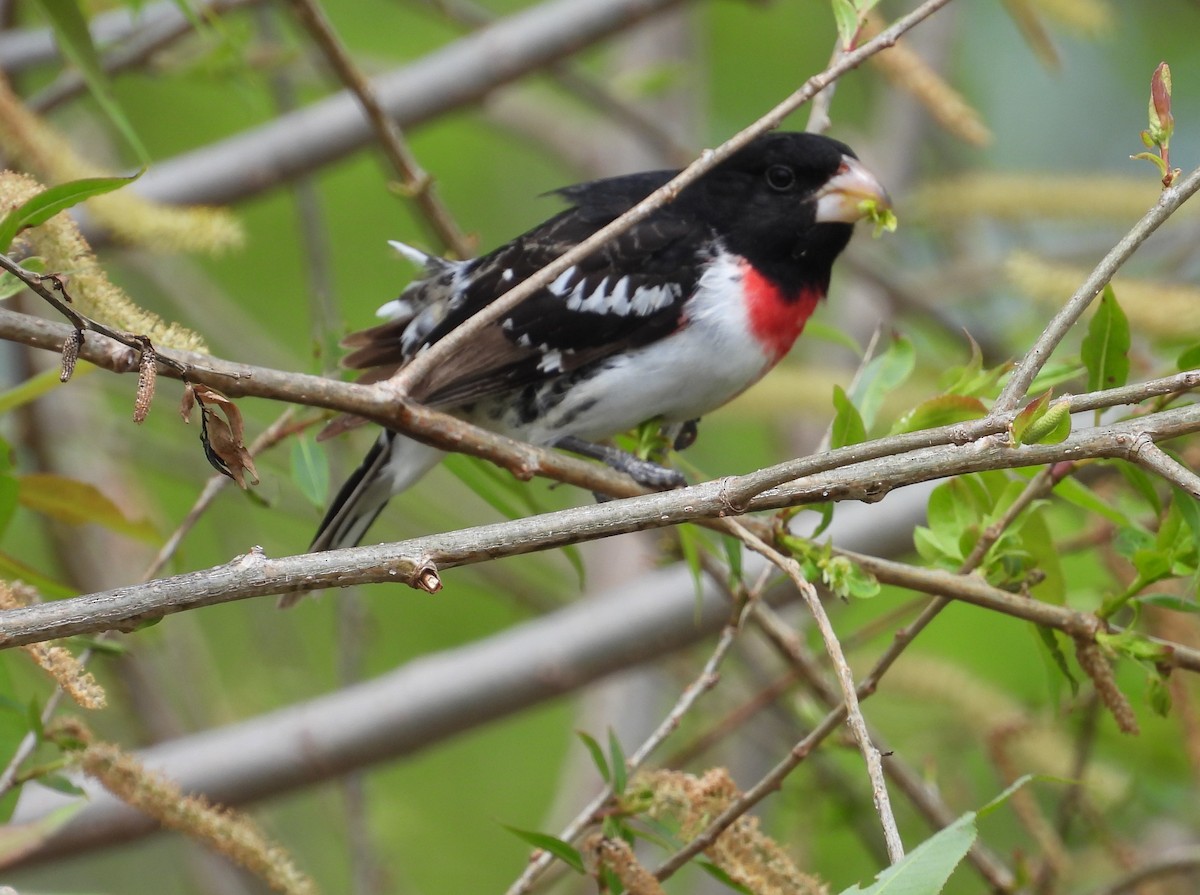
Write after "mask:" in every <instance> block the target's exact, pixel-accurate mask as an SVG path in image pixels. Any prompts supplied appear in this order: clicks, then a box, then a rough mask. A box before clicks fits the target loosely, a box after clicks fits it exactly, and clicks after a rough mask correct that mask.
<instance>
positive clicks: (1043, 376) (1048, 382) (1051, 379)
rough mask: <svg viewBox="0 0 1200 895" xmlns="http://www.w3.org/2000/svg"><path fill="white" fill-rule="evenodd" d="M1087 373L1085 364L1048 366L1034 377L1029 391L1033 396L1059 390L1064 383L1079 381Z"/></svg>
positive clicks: (1072, 362) (1073, 363)
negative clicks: (1073, 380) (1054, 389)
mask: <svg viewBox="0 0 1200 895" xmlns="http://www.w3.org/2000/svg"><path fill="white" fill-rule="evenodd" d="M1084 372H1085V368H1084V366H1083V364H1081V363H1078V362H1077V361H1071V362H1069V363H1061V364H1047V365H1046V366H1045V367H1043V368H1042V371H1041V372H1040V373H1038V374H1037V376H1035V377H1034V380H1033V382H1031V383H1030V384H1029V388H1028V389H1027V391H1028V393H1029V394H1031V395H1036V394H1040V393H1041V392H1048V391H1050V390H1051V389H1053V388H1058V386H1060V385H1062V384H1063V383H1064V382H1070V381H1071V380H1072V379H1078V378H1079V377H1080V376H1082V375H1083V374H1084Z"/></svg>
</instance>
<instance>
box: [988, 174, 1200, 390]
mask: <svg viewBox="0 0 1200 895" xmlns="http://www.w3.org/2000/svg"><path fill="white" fill-rule="evenodd" d="M1197 190H1200V168H1197V169H1195V170H1194V171H1192V172H1191V173H1190V174H1188V176H1187V177H1185V178H1183V179H1182V180H1176V181H1175V184H1174V186H1171V187H1169V188H1167V189H1165V190H1163V191H1162V195H1160V196H1159V198H1158V202H1157V203H1156V204H1155V206H1154V207H1153V208H1151V209H1150V210H1149V211H1148V212H1146V214H1145V216H1144V217H1143V218H1142V219H1141V220H1140V221H1138V222H1137V224H1135V225H1134V227H1133V229H1132V230H1130V231H1129V232H1128V233H1127V234H1125V236H1124V237H1123V238H1122V239H1121V241H1120V242H1118V243H1117V244H1116V245H1115V246H1113V247H1112V249H1110V250H1109V252H1108V254H1107V255H1105V256H1104V258H1103V259H1102V260H1101V261H1100V263H1099V264H1097V265H1096V267H1095V269H1094V270H1093V271H1092V273H1091V275H1090V276H1088V278H1087V279H1086V280H1084V281H1083V282H1082V283H1081V284H1080V286H1079V288H1078V289H1076V290H1075V294H1074V295H1072V296H1071V298H1070V300H1069V301H1068V302H1067V303H1066V304H1065V305H1063V307H1062V310H1060V311H1059V312H1058V313H1057V314H1055V315H1054V319H1053V320H1051V321H1050V323H1049V324H1048V325H1047V326H1046V329H1045V330H1044V331H1043V332H1042V334H1041V335H1040V336H1039V337H1038V340H1037V342H1035V343H1034V345H1033V347H1032V348H1030V349H1029V352H1028V353H1027V354H1026V355H1025V357H1023V358H1022V359H1021V363H1020V364H1018V365H1017V368H1016V369H1015V370H1013V372H1012V375H1011V376H1010V377H1009V380H1008V384H1007V385H1005V386H1004V391H1002V392H1001V393H1000V397H999V398H998V399H997V400H996V405H995V410H996V411H997V412H1004V411H1009V410H1012V409H1014V408H1015V407H1016V406H1017V405H1018V404H1019V403H1020V402H1021V399H1022V398H1023V397H1025V393H1026V392H1027V391H1028V390H1029V386H1030V383H1032V382H1033V380H1034V377H1035V376H1037V374H1038V372H1039V371H1040V370H1041V369H1042V367H1043V366H1045V364H1046V361H1048V360H1049V359H1050V355H1051V354H1053V353H1054V349H1055V348H1056V347H1058V343H1059V342H1061V341H1062V340H1063V337H1064V336H1066V334H1067V332H1068V331H1069V330H1070V329H1071V327H1072V326H1074V325H1075V322H1076V321H1077V320H1078V319H1079V318H1080V317H1081V316H1083V312H1084V311H1086V310H1087V307H1088V305H1090V304H1091V303H1092V300H1093V299H1094V298H1095V297H1096V296H1097V295H1099V294H1100V291H1101V290H1102V289H1103V288H1104V286H1105V285H1106V284H1107V283H1108V281H1109V280H1111V279H1112V278H1113V275H1114V274H1115V273H1116V272H1117V271H1118V270H1119V269H1120V268H1121V265H1123V264H1124V263H1125V262H1126V261H1128V260H1129V258H1130V256H1131V255H1132V254H1133V253H1134V252H1135V251H1137V249H1138V247H1139V246H1140V245H1141V244H1142V243H1143V242H1145V241H1146V240H1147V239H1148V238H1149V237H1150V234H1151V233H1153V232H1154V231H1155V230H1157V229H1158V228H1159V226H1160V225H1161V224H1162V223H1163V222H1164V221H1166V220H1167V218H1169V217H1170V216H1171V215H1172V214H1174V212H1175V209H1177V208H1178V207H1179V206H1180V205H1182V204H1183V203H1184V202H1185V201H1187V199H1189V198H1190V197H1191V196H1192V195H1193V194H1194V193H1195V192H1196V191H1197Z"/></svg>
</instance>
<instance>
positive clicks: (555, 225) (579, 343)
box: [347, 171, 712, 406]
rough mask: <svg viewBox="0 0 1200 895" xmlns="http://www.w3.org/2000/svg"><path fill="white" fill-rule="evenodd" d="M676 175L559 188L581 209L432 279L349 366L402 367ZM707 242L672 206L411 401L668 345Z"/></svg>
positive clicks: (501, 386)
mask: <svg viewBox="0 0 1200 895" xmlns="http://www.w3.org/2000/svg"><path fill="white" fill-rule="evenodd" d="M673 173H674V172H670V171H662V172H649V173H645V174H638V175H633V176H630V177H618V178H613V179H611V180H601V181H595V182H592V183H587V184H580V185H577V186H573V187H568V188H567V189H565V190H561V191H560V194H561V195H563V196H564V197H565V198H567V199H568V200H569V201H571V202H573V203H574V207H573V208H570V209H568V210H566V211H564V212H562V213H560V214H559V215H557V216H555V217H554V218H551V219H550V220H549V221H547V222H546V223H544V224H542V225H541V226H540V227H538V228H536V229H534V230H531V231H530V232H528V233H526V234H524V235H523V236H520V237H518V238H517V239H515V240H513V241H512V242H510V243H507V244H506V245H504V246H502V247H500V248H499V249H497V250H496V251H494V252H492V253H491V254H489V255H485V256H484V257H482V258H479V259H477V260H476V261H472V262H468V263H466V264H463V265H457V268H458V269H457V270H446V269H444V268H442V267H440V266H435V267H434V268H433V269H430V270H429V271H428V272H427V275H426V277H424V278H423V279H421V280H420V281H418V282H416V283H414V284H413V285H412V286H411V287H409V289H408V290H406V291H405V293H404V294H403V295H402V296H401V298H400V300H399V301H398V307H399V308H400V310H401V311H402V312H403V313H402V316H400V317H398V318H397V319H396V320H393V321H392V322H389V323H385V324H383V325H382V326H378V327H375V328H374V329H373V330H368V331H366V332H365V333H362V334H359V335H358V336H357V337H351V341H350V342H349V344H351V345H353V346H354V347H357V348H358V351H356V352H355V353H354V354H352V355H351V356H350V357H349V358H347V363H348V365H350V366H354V367H359V368H361V367H375V366H379V365H386V364H391V365H393V368H394V366H395V365H398V364H402V363H403V362H404V361H406V360H408V359H409V358H411V357H412V355H413V354H415V353H416V351H418V350H419V349H420V348H421V347H423V346H425V345H430V344H433V343H434V342H437V341H438V340H439V339H441V338H442V337H443V336H444V335H445V334H446V333H448V332H450V331H451V330H453V329H454V328H455V327H456V326H458V325H459V324H460V323H462V322H463V321H465V320H466V319H468V318H469V317H471V316H472V315H474V314H476V313H478V312H479V311H480V310H481V309H482V308H484V307H485V306H487V305H488V304H490V303H491V302H492V301H494V300H495V299H496V298H498V297H499V296H501V295H503V294H504V293H505V292H507V291H508V290H509V289H511V288H512V287H513V286H515V285H516V284H518V283H520V282H521V281H522V280H524V279H525V278H527V277H529V276H531V275H532V274H534V273H535V272H537V271H538V270H539V269H541V268H542V267H544V266H545V265H546V264H548V263H550V262H551V261H553V260H554V259H555V258H557V257H559V256H560V255H562V254H563V253H564V252H566V251H567V250H569V249H570V248H571V247H572V246H574V245H576V244H577V243H579V242H580V241H582V240H583V239H586V238H587V237H588V236H590V235H591V234H593V233H595V232H596V231H597V230H598V229H600V228H601V227H603V226H604V225H606V224H608V223H609V222H610V221H612V220H613V219H615V218H616V217H618V216H619V215H620V214H621V213H623V212H624V211H626V210H628V209H629V208H630V207H631V206H633V205H634V204H636V203H637V202H638V201H639V200H640V199H642V198H645V196H647V195H649V193H651V192H653V190H655V189H656V188H657V187H659V186H661V185H662V184H663V183H666V182H667V180H669V179H670V178H671V176H672V175H673ZM711 235H712V234H711V233H710V232H709V231H708V228H707V227H706V226H705V225H704V224H703V223H701V222H700V221H699V220H698V218H697V217H695V216H694V215H691V214H688V213H687V211H686V210H685V209H684V208H682V207H680V206H679V205H678V204H676V205H672V206H668V207H667V208H666V209H664V210H662V211H660V212H658V213H657V214H655V215H653V216H651V217H650V218H648V219H647V220H645V221H642V222H641V223H639V224H638V225H636V226H635V227H633V228H632V229H630V230H629V231H627V232H626V233H625V234H623V235H622V236H620V237H618V238H617V239H616V240H614V241H613V242H610V243H609V244H608V245H606V246H604V247H603V248H602V249H600V250H599V251H597V252H596V253H595V254H593V255H592V256H590V257H589V258H587V259H585V260H584V261H582V262H580V263H579V264H578V265H576V266H575V267H572V268H570V269H569V270H568V271H566V272H565V273H564V274H562V275H561V276H560V277H558V278H557V279H556V280H555V281H554V282H552V283H551V284H550V286H549V287H547V288H545V289H541V290H539V291H538V292H536V293H534V294H533V295H532V296H531V297H530V298H529V299H527V300H526V301H524V302H522V303H521V304H520V305H519V306H518V307H517V308H515V309H514V310H513V311H512V313H511V314H509V315H508V316H506V317H505V318H503V319H502V320H500V321H499V322H497V323H496V324H494V325H493V326H491V327H489V328H488V329H487V330H486V331H485V332H484V333H482V334H480V336H479V337H478V338H477V339H475V340H473V341H472V343H471V345H470V346H469V347H468V348H465V349H463V350H462V351H461V352H459V353H458V354H457V355H456V356H453V357H450V358H448V359H447V360H446V362H445V363H444V364H442V365H441V366H440V367H439V368H438V369H437V370H435V371H434V372H433V373H432V374H431V376H430V377H429V378H428V379H427V380H426V381H425V382H424V383H423V384H422V386H421V388H420V390H419V392H418V393H417V394H415V395H414V397H416V398H418V399H419V400H422V401H424V402H426V403H429V404H433V405H442V406H454V405H460V404H465V403H468V402H471V401H474V400H477V399H479V398H482V397H485V396H488V395H492V394H497V393H500V392H505V391H509V390H512V389H515V388H519V387H521V386H525V385H529V384H531V383H535V382H538V381H541V380H544V379H548V378H551V377H553V376H556V375H559V374H561V373H565V372H570V371H572V370H576V369H578V368H579V367H581V366H583V365H585V364H588V363H592V362H594V361H597V360H600V359H602V358H605V357H608V356H610V355H613V354H616V353H618V352H621V351H624V350H627V349H629V348H632V347H638V346H640V345H645V344H648V343H650V342H653V341H656V340H657V339H660V338H662V337H664V336H666V335H669V334H670V333H671V332H673V331H674V330H675V329H676V328H677V327H678V326H679V324H680V321H681V315H682V307H683V304H684V302H685V301H686V300H687V299H688V297H690V295H691V294H692V292H693V291H694V289H695V287H696V282H697V280H698V277H699V272H700V260H701V258H700V255H701V254H702V252H703V248H702V247H703V246H705V245H707V244H708V243H709V242H710V241H711V240H710V237H711ZM434 264H436V262H434ZM389 372H390V370H389ZM373 378H374V377H373Z"/></svg>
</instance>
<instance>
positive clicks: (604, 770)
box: [575, 730, 612, 783]
mask: <svg viewBox="0 0 1200 895" xmlns="http://www.w3.org/2000/svg"><path fill="white" fill-rule="evenodd" d="M575 735H576V736H577V737H579V741H580V742H581V743H583V745H584V747H585V748H586V749H587V750H588V754H589V755H591V756H592V764H594V765H595V766H596V770H597V771H599V772H600V778H601V779H602V780H603V781H604V782H605V783H611V782H612V771H610V770H609V767H608V760H607V759H606V758H605V757H604V750H603V749H601V748H600V744H599V743H597V742H596V738H595V737H594V736H592V735H591V734H589V733H585V732H584V731H582V730H577V731H575Z"/></svg>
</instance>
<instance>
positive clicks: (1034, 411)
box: [1009, 392, 1050, 444]
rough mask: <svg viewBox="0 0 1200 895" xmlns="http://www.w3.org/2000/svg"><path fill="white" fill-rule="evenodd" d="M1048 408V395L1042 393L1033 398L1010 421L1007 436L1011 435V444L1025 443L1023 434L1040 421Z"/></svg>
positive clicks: (1047, 393)
mask: <svg viewBox="0 0 1200 895" xmlns="http://www.w3.org/2000/svg"><path fill="white" fill-rule="evenodd" d="M1049 406H1050V393H1049V392H1044V393H1043V394H1041V395H1038V397H1036V398H1034V399H1033V400H1032V401H1030V402H1029V403H1028V404H1026V405H1025V406H1024V407H1023V408H1021V412H1020V413H1018V414H1017V417H1016V419H1014V420H1013V421H1012V426H1010V427H1009V434H1010V435H1012V440H1013V444H1024V443H1025V432H1026V431H1027V430H1028V429H1029V427H1030V426H1031V425H1033V424H1034V422H1036V421H1037V420H1039V419H1041V418H1042V417H1043V416H1044V415H1045V413H1046V411H1047V410H1048V409H1049Z"/></svg>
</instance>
